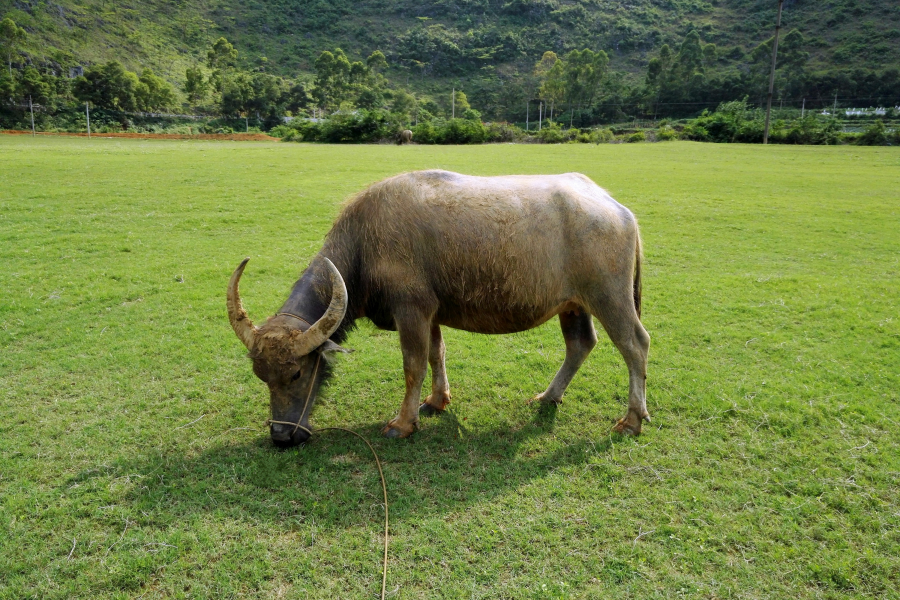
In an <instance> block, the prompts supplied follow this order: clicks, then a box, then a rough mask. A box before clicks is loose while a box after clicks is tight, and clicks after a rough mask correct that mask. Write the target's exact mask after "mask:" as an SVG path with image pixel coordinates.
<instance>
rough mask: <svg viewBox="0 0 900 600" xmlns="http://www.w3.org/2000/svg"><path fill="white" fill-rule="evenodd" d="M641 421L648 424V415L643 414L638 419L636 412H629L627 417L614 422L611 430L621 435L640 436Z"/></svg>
mask: <svg viewBox="0 0 900 600" xmlns="http://www.w3.org/2000/svg"><path fill="white" fill-rule="evenodd" d="M641 421H647V422H648V423H649V422H650V415H649V414H648V413H644V416H643V417H638V414H637V413H636V412H634V411H631V410H629V411H628V414H627V415H625V416H624V417H622V418H621V419H619V420H618V421H617V422H616V424H615V425H614V426H613V428H612V430H613V431H615V432H616V433H620V434H622V435H640V434H641Z"/></svg>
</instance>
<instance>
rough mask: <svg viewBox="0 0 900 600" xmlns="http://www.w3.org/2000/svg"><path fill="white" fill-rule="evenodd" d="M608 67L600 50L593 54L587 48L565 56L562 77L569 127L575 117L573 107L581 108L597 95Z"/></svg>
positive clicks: (604, 55)
mask: <svg viewBox="0 0 900 600" xmlns="http://www.w3.org/2000/svg"><path fill="white" fill-rule="evenodd" d="M608 66H609V57H608V56H607V55H606V52H604V51H603V50H600V51H599V52H594V51H592V50H590V49H588V48H585V49H584V50H581V51H578V50H572V51H571V52H569V53H568V54H567V55H566V60H565V68H564V69H563V75H564V78H565V94H566V98H567V99H568V101H569V106H570V107H571V108H572V116H571V118H570V120H569V126H570V127H571V126H572V120H573V119H574V117H575V107H576V106H578V107H579V108H581V107H582V106H585V105H587V104H590V102H591V100H593V99H594V96H595V95H596V94H597V90H598V89H599V87H600V82H601V81H603V77H604V76H605V75H606V69H607V67H608Z"/></svg>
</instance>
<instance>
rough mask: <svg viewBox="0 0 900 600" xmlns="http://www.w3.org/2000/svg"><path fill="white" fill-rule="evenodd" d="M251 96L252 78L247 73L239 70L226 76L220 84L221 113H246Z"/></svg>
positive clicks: (235, 114)
mask: <svg viewBox="0 0 900 600" xmlns="http://www.w3.org/2000/svg"><path fill="white" fill-rule="evenodd" d="M252 98H253V80H252V79H251V77H250V74H249V73H244V72H239V73H236V74H235V75H233V76H231V77H228V78H227V79H225V81H224V82H223V84H222V103H221V110H222V114H223V115H232V116H237V115H240V114H246V113H247V112H248V111H249V110H250V104H251V101H252Z"/></svg>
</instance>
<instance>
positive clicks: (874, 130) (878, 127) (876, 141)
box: [856, 119, 888, 146]
mask: <svg viewBox="0 0 900 600" xmlns="http://www.w3.org/2000/svg"><path fill="white" fill-rule="evenodd" d="M887 143H888V136H887V133H886V131H885V128H884V121H882V120H881V119H878V120H877V121H875V122H874V123H872V124H871V125H869V126H868V127H866V130H865V131H863V132H862V133H861V134H860V136H859V137H858V138H856V145H857V146H886V145H887Z"/></svg>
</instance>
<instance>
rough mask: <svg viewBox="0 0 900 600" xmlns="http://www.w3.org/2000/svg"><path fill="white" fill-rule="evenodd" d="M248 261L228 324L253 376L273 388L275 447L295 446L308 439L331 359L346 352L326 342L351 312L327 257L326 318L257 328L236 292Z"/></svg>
mask: <svg viewBox="0 0 900 600" xmlns="http://www.w3.org/2000/svg"><path fill="white" fill-rule="evenodd" d="M249 260H250V259H249V258H245V259H244V260H243V262H241V264H240V265H239V266H238V268H237V269H235V271H234V273H233V274H232V276H231V281H229V283H228V295H227V300H228V320H229V321H230V322H231V327H232V329H234V332H235V333H236V334H237V336H238V338H239V339H240V340H241V342H243V343H244V346H246V347H247V350H248V351H249V353H248V354H249V356H250V358H251V359H252V360H253V372H254V373H255V374H256V376H257V377H259V378H260V379H261V380H262V381H263V382H265V383H266V385H268V386H269V394H270V402H271V415H272V418H271V421H270V424H269V432H270V434H271V436H272V441H273V442H275V444H276V445H277V446H283V447H287V446H295V445H297V444H301V443H303V442H305V441H306V440H307V439H309V431H310V427H309V415H310V413H311V412H312V406H313V402H314V401H315V399H316V392H317V391H318V388H319V385H320V384H321V382H322V377H323V375H324V373H325V364H324V363H325V360H326V358H327V356H328V355H329V354H331V353H334V352H345V350H344V349H343V348H341V347H340V346H338V345H337V344H335V343H334V342H332V341H331V340H329V339H328V338H329V337H330V336H331V335H332V334H333V333H334V332H335V331H337V329H338V327H339V326H340V324H341V322H342V321H343V319H344V315H345V313H346V312H347V289H346V287H345V286H344V280H343V278H342V277H341V274H340V272H338V270H337V268H336V267H335V266H334V265H333V264H332V263H331V261H330V260H328V259H327V258H325V259H324V264H325V268H326V269H327V272H328V275H329V277H330V279H331V289H332V294H331V300H330V302H329V305H328V308H327V309H326V310H325V314H323V315H322V316H321V317H320V318H319V319H318V320H317V321H315V322H314V323H311V324H310V323H307V322H306V321H305V320H304V319H303V318H302V317H300V316H299V315H292V314H286V313H279V314H277V315H275V316H274V317H270V318H269V319H267V320H266V322H265V323H264V324H263V325H262V326H260V327H256V326H254V325H253V323H252V322H251V321H250V318H249V317H248V316H247V312H246V311H245V310H244V307H243V305H242V304H241V296H240V292H239V291H238V283H239V282H240V279H241V274H242V273H243V272H244V267H245V266H246V265H247V261H249ZM275 421H281V423H276V422H275Z"/></svg>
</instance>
